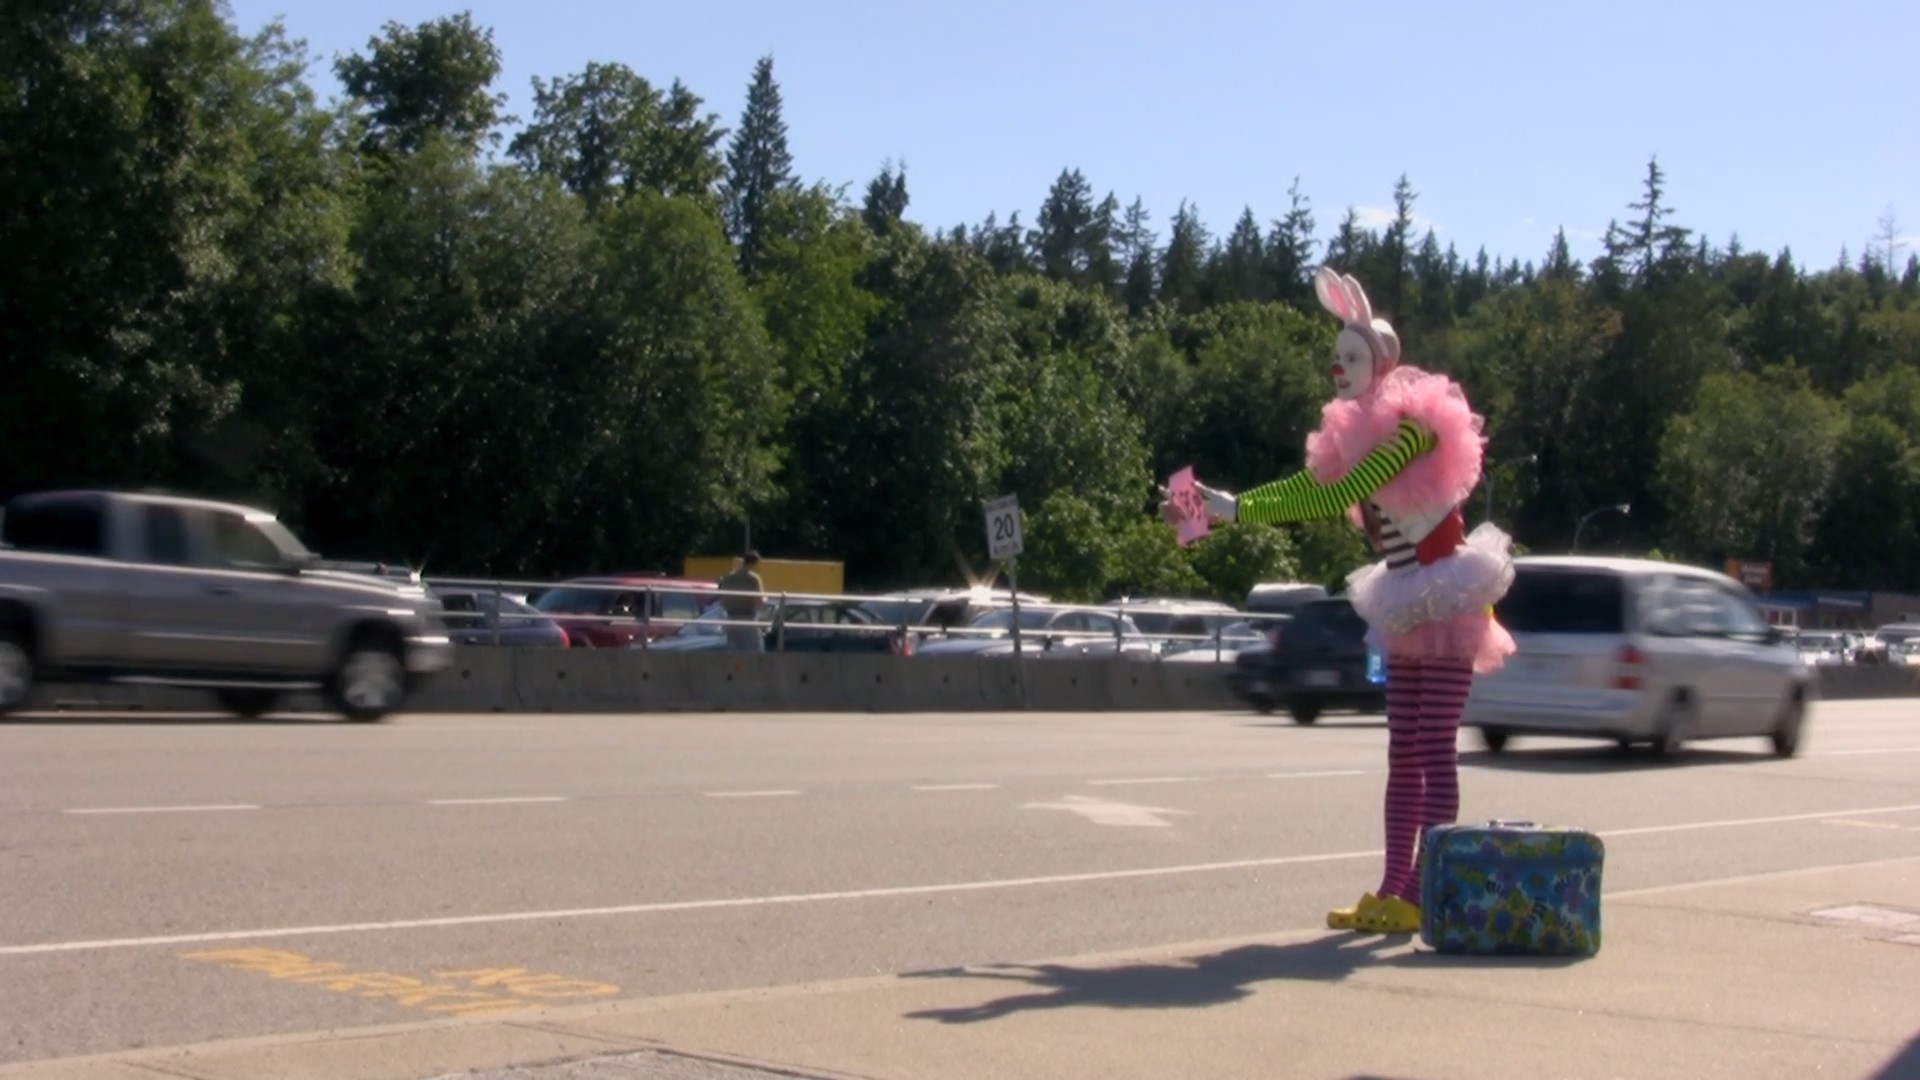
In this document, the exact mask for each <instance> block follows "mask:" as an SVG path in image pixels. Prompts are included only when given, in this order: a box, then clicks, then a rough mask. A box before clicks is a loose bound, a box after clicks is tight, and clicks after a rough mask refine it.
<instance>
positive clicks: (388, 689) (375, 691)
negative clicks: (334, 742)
mask: <svg viewBox="0 0 1920 1080" xmlns="http://www.w3.org/2000/svg"><path fill="white" fill-rule="evenodd" d="M406 693H407V675H406V667H405V666H404V665H403V664H402V663H401V662H400V650H399V649H398V648H396V647H395V646H393V645H392V644H389V643H387V642H383V641H379V640H378V639H372V640H369V639H366V638H362V639H361V640H359V641H356V642H355V643H354V644H353V647H352V648H350V649H349V650H347V657H346V659H345V660H343V661H341V663H340V670H339V672H338V673H336V674H335V675H334V677H333V701H334V706H335V707H336V708H338V709H339V710H340V712H342V713H344V714H345V715H346V717H347V719H349V720H356V721H360V722H367V721H372V720H379V719H381V718H382V717H384V716H386V715H387V714H388V713H391V712H393V711H394V710H395V709H398V708H399V707H400V704H401V702H402V701H404V700H405V699H406Z"/></svg>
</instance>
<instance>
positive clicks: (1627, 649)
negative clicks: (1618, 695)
mask: <svg viewBox="0 0 1920 1080" xmlns="http://www.w3.org/2000/svg"><path fill="white" fill-rule="evenodd" d="M1616 659H1617V660H1618V661H1619V664H1620V671H1619V672H1618V673H1617V674H1616V675H1614V677H1613V687H1614V689H1616V690H1639V689H1642V685H1641V682H1640V673H1641V672H1642V671H1643V670H1645V665H1646V662H1647V654H1645V653H1643V652H1641V651H1640V650H1639V649H1638V648H1636V647H1634V646H1632V645H1622V646H1620V654H1619V656H1618V657H1616Z"/></svg>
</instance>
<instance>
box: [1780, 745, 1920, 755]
mask: <svg viewBox="0 0 1920 1080" xmlns="http://www.w3.org/2000/svg"><path fill="white" fill-rule="evenodd" d="M1866 754H1920V746H1891V747H1883V748H1881V749H1877V750H1809V751H1808V752H1807V756H1808V757H1859V756H1863V755H1866Z"/></svg>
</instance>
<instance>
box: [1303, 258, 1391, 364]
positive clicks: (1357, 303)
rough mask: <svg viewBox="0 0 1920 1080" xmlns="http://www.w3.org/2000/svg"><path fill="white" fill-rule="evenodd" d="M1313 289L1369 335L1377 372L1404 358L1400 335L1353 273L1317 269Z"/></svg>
mask: <svg viewBox="0 0 1920 1080" xmlns="http://www.w3.org/2000/svg"><path fill="white" fill-rule="evenodd" d="M1313 292H1314V295H1316V296H1318V297H1319V298H1320V306H1321V307H1323V308H1326V309H1327V310H1328V311H1331V312H1333V314H1334V315H1335V316H1336V317H1338V318H1339V320H1340V321H1341V322H1342V323H1345V324H1346V327H1347V329H1349V330H1351V331H1353V332H1354V333H1356V334H1359V335H1360V336H1361V337H1363V338H1365V339H1366V341H1367V345H1368V346H1369V347H1370V348H1372V350H1373V362H1374V366H1375V367H1376V368H1378V369H1379V370H1378V372H1377V374H1385V373H1386V372H1387V371H1389V370H1391V369H1392V368H1393V366H1394V365H1396V364H1398V363H1399V362H1400V335H1398V334H1396V333H1394V332H1393V326H1392V324H1390V323H1388V322H1387V320H1385V319H1376V318H1374V317H1373V305H1372V304H1370V303H1368V302H1367V292H1366V290H1365V289H1362V288H1361V287H1360V282H1359V281H1357V280H1355V279H1354V276H1353V275H1352V274H1344V275H1343V274H1340V273H1338V272H1336V271H1334V270H1332V269H1330V268H1328V267H1325V266H1323V267H1321V268H1320V269H1318V270H1315V271H1314V272H1313Z"/></svg>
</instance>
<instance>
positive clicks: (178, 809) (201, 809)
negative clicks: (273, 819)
mask: <svg viewBox="0 0 1920 1080" xmlns="http://www.w3.org/2000/svg"><path fill="white" fill-rule="evenodd" d="M258 809H260V807H259V805H258V804H257V803H226V804H223V805H219V806H87V807H80V808H77V809H73V810H68V811H65V812H66V813H69V814H200V813H212V812H215V811H223V810H258Z"/></svg>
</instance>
